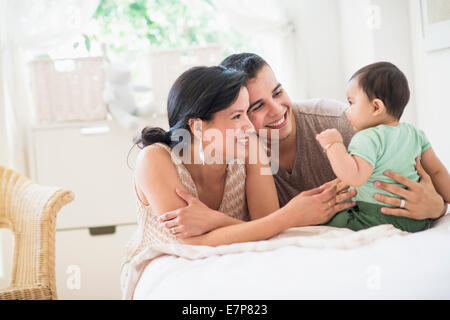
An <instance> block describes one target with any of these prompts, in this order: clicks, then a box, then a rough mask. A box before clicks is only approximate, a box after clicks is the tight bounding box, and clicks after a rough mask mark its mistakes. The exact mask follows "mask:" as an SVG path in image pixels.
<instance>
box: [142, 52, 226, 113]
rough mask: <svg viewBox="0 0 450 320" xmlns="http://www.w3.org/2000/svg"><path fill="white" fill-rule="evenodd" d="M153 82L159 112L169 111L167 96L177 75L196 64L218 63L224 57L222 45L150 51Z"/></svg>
mask: <svg viewBox="0 0 450 320" xmlns="http://www.w3.org/2000/svg"><path fill="white" fill-rule="evenodd" d="M149 58H150V71H151V83H152V91H153V97H154V103H155V106H156V109H157V112H158V113H160V114H166V113H167V97H168V95H169V91H170V88H171V87H172V84H173V83H174V82H175V80H176V79H177V77H178V76H179V75H180V74H181V73H183V72H184V71H186V70H187V69H189V68H191V67H194V66H211V65H217V64H219V63H220V61H221V60H222V58H223V54H222V48H221V47H220V46H207V47H193V48H186V49H180V50H164V51H154V52H151V53H150V56H149Z"/></svg>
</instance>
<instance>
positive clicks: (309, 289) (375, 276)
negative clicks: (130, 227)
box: [133, 214, 450, 300]
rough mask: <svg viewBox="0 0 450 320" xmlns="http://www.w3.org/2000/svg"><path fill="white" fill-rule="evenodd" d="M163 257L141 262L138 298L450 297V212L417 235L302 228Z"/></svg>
mask: <svg viewBox="0 0 450 320" xmlns="http://www.w3.org/2000/svg"><path fill="white" fill-rule="evenodd" d="M163 251H164V253H165V254H163V255H161V252H163ZM161 252H159V253H155V252H153V253H152V254H151V255H149V256H147V258H148V259H144V260H141V261H146V264H145V267H143V268H142V270H143V271H141V273H140V277H139V281H137V284H136V286H135V289H134V291H133V292H134V294H133V296H134V299H194V300H196V299H213V300H214V299H225V300H229V299H232V300H235V299H450V215H449V214H447V215H446V216H444V217H442V218H441V219H439V220H438V221H436V222H434V224H433V226H432V228H430V229H428V230H426V231H422V232H418V233H405V232H402V231H400V230H398V229H395V228H394V227H393V226H391V225H382V226H377V227H373V228H370V229H367V230H361V231H358V232H354V231H351V230H348V229H337V228H332V227H324V226H320V227H305V228H293V229H289V230H287V231H285V232H283V233H281V234H280V235H278V236H276V237H274V238H271V239H269V240H266V241H257V242H251V243H244V244H233V245H228V246H220V247H216V248H212V247H202V246H188V247H183V246H181V247H176V248H175V247H171V248H162V249H161ZM155 254H156V256H157V257H156V258H155ZM152 257H153V258H152Z"/></svg>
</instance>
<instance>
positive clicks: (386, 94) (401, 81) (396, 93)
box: [350, 61, 410, 119]
mask: <svg viewBox="0 0 450 320" xmlns="http://www.w3.org/2000/svg"><path fill="white" fill-rule="evenodd" d="M352 79H357V80H358V83H359V86H360V87H361V89H362V90H363V91H364V92H365V93H366V94H367V96H368V97H369V99H370V100H373V99H376V98H378V99H380V100H381V101H383V103H384V105H385V106H386V109H387V112H388V113H389V114H391V115H392V116H394V117H395V118H396V119H400V117H401V116H402V114H403V110H404V109H405V107H406V105H407V104H408V101H409V94H410V93H409V87H408V80H407V79H406V77H405V75H404V74H403V72H401V71H400V69H399V68H397V67H396V66H395V65H393V64H392V63H390V62H384V61H381V62H376V63H373V64H369V65H367V66H365V67H363V68H361V69H359V70H358V71H356V72H355V73H354V74H353V75H352V77H351V78H350V80H352Z"/></svg>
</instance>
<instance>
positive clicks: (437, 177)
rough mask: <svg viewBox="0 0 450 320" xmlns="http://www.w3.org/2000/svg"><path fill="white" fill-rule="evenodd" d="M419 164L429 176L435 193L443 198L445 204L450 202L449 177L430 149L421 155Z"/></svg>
mask: <svg viewBox="0 0 450 320" xmlns="http://www.w3.org/2000/svg"><path fill="white" fill-rule="evenodd" d="M421 162H422V164H423V167H424V169H425V171H426V172H428V174H429V175H430V177H431V181H432V182H433V185H434V187H435V188H436V191H437V192H438V193H439V194H440V195H441V196H442V198H444V201H445V202H447V203H448V202H450V175H449V174H448V171H447V168H446V167H445V166H444V165H443V164H442V162H441V161H440V160H439V158H438V157H437V156H436V153H435V152H434V151H433V149H432V148H428V149H427V150H425V151H424V152H423V153H422V161H421Z"/></svg>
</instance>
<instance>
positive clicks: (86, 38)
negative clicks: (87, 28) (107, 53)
mask: <svg viewBox="0 0 450 320" xmlns="http://www.w3.org/2000/svg"><path fill="white" fill-rule="evenodd" d="M83 38H84V46H85V47H86V50H87V51H91V39H90V38H89V36H88V35H87V34H85V33H83Z"/></svg>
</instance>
